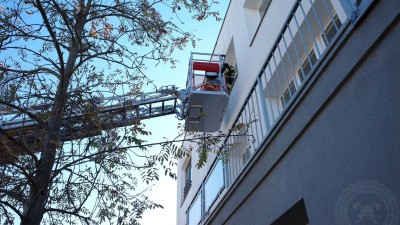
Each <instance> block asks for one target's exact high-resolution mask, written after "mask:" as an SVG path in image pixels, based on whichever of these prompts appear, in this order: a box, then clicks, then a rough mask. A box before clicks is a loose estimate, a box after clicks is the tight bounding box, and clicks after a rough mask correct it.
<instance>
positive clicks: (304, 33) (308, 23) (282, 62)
mask: <svg viewBox="0 0 400 225" xmlns="http://www.w3.org/2000/svg"><path fill="white" fill-rule="evenodd" d="M346 20H347V17H346V15H345V14H344V11H343V8H342V7H341V5H340V3H339V1H330V0H303V1H301V0H298V1H296V2H295V4H294V6H293V7H292V10H291V12H290V13H289V16H288V18H287V20H286V22H285V23H284V26H283V27H282V29H281V31H280V33H279V35H278V37H277V39H276V41H275V42H274V43H275V44H274V45H273V46H272V48H271V51H270V53H269V54H268V55H267V57H266V61H265V63H264V65H263V67H262V69H261V71H260V73H259V75H258V76H257V78H256V81H255V83H254V85H253V86H252V88H251V91H250V93H249V95H248V97H247V99H246V101H245V103H244V105H243V107H242V109H241V111H240V113H239V115H238V117H237V119H236V121H235V123H234V124H233V127H238V126H241V127H243V128H242V129H231V130H232V131H230V133H229V134H228V136H227V138H226V140H225V142H224V150H226V151H227V152H228V154H229V161H228V162H227V163H226V165H225V176H226V180H227V186H228V187H229V186H230V185H231V184H232V183H233V182H234V181H235V179H236V178H237V177H238V175H239V174H240V173H241V171H242V170H243V168H244V166H245V165H246V163H247V162H248V161H249V159H250V158H251V157H252V155H253V154H254V153H255V152H256V151H257V150H258V149H259V148H260V146H261V144H262V143H263V142H264V141H265V139H266V138H267V136H268V135H269V133H270V132H271V130H272V128H273V127H274V126H275V124H276V122H277V121H278V119H279V118H280V117H282V115H283V113H284V112H285V111H286V108H288V107H289V105H290V104H291V103H292V101H293V99H294V97H295V96H296V95H297V93H298V91H299V90H300V89H301V88H302V87H303V86H304V83H305V82H306V81H307V80H308V79H309V77H310V76H311V75H310V74H312V73H313V71H314V70H315V67H316V66H317V65H318V64H319V62H320V61H321V59H322V58H323V56H324V54H326V53H325V52H326V51H327V49H329V48H330V46H331V44H332V42H333V40H334V39H335V38H336V36H337V34H338V33H339V32H340V28H341V27H342V24H343V23H344V22H345V21H346Z"/></svg>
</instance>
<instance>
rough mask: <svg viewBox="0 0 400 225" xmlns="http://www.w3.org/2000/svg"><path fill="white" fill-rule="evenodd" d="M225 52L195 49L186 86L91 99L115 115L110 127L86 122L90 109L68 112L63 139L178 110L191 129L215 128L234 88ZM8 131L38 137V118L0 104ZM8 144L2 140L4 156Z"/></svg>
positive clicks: (39, 108)
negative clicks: (227, 76)
mask: <svg viewBox="0 0 400 225" xmlns="http://www.w3.org/2000/svg"><path fill="white" fill-rule="evenodd" d="M224 60H225V56H224V55H220V54H206V53H192V54H191V57H190V60H189V69H188V77H187V83H186V89H181V90H179V89H178V88H177V87H176V86H175V85H169V86H163V87H161V88H159V89H157V90H156V91H153V92H147V93H141V94H140V95H137V96H132V95H114V96H109V97H98V98H95V99H92V100H90V102H88V105H90V104H94V105H95V106H96V112H97V116H100V117H107V118H109V121H110V123H108V124H107V126H106V127H102V128H100V129H98V128H97V129H94V128H90V127H87V126H88V125H87V124H85V123H84V122H82V121H83V120H82V118H83V117H84V116H85V112H84V111H79V110H74V108H73V107H70V108H71V109H70V112H69V113H67V114H66V115H64V116H63V122H62V128H61V132H62V134H61V135H60V141H61V142H65V141H71V140H76V139H82V138H85V137H91V136H96V135H99V134H100V133H101V130H102V129H109V128H117V127H124V126H129V125H133V124H134V123H135V122H136V121H138V120H142V119H150V118H155V117H160V116H166V115H171V114H175V115H176V116H177V118H178V119H181V120H185V127H184V129H185V130H186V131H194V132H215V131H218V130H219V128H220V125H221V122H222V118H223V115H224V112H225V108H226V106H227V103H228V100H229V91H228V89H227V87H226V79H225V77H224V73H223V71H222V68H223V66H224V63H225V62H224ZM51 107H52V105H51V104H42V105H33V106H30V107H28V108H25V109H24V110H26V111H28V112H30V113H32V114H35V115H36V114H39V113H42V112H44V111H48V110H50V108H51ZM0 129H1V130H2V131H3V132H2V133H10V134H11V133H13V134H15V133H20V134H21V133H23V135H25V137H24V138H25V139H26V140H28V142H29V139H32V141H33V138H34V137H33V136H32V137H31V138H30V137H29V135H33V133H34V131H37V129H38V124H37V122H36V121H35V120H34V119H32V118H31V117H29V116H28V115H27V114H25V113H22V112H21V111H18V110H15V109H10V108H8V109H1V108H0ZM5 150H6V149H5V146H4V144H1V143H0V156H1V153H2V152H4V151H5Z"/></svg>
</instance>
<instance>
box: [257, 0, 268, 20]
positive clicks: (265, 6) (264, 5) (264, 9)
mask: <svg viewBox="0 0 400 225" xmlns="http://www.w3.org/2000/svg"><path fill="white" fill-rule="evenodd" d="M269 4H271V0H262V1H261V4H260V7H259V8H258V12H259V13H260V17H261V18H263V16H264V14H265V12H267V9H268V6H269Z"/></svg>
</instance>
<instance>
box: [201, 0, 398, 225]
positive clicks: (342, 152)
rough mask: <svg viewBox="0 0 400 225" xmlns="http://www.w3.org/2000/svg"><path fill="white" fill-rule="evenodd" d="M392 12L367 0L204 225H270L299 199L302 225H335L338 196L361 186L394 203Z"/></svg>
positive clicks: (394, 8) (390, 5)
mask: <svg viewBox="0 0 400 225" xmlns="http://www.w3.org/2000/svg"><path fill="white" fill-rule="evenodd" d="M399 12H400V4H399V2H398V1H375V3H374V4H373V5H372V7H371V10H370V11H369V12H367V13H366V14H365V15H364V17H363V18H362V19H361V20H360V21H358V22H357V23H353V24H350V25H349V27H348V28H347V30H346V33H345V34H344V35H343V38H342V40H339V42H340V44H339V46H336V48H334V49H333V51H332V52H331V53H330V56H328V57H327V59H326V60H325V61H324V62H323V63H322V66H321V67H320V68H319V70H318V71H317V73H316V74H315V75H314V77H313V78H312V79H311V80H310V82H309V83H308V84H307V87H306V88H305V89H304V90H305V91H303V92H302V93H301V94H300V95H299V96H298V98H297V99H296V103H294V104H293V107H291V108H290V109H289V110H288V111H287V113H286V115H285V116H284V118H283V119H282V120H281V121H280V124H278V126H277V127H278V129H277V130H275V133H274V135H273V137H271V138H270V139H269V140H267V141H266V144H265V145H264V146H263V148H262V149H261V150H259V152H258V153H256V155H255V157H254V159H253V160H252V161H251V163H250V165H249V166H248V167H247V168H246V169H245V170H246V172H245V173H244V175H243V176H242V177H240V178H239V179H238V180H237V181H236V183H235V184H233V187H232V188H231V190H230V191H228V193H227V194H226V195H225V196H224V198H223V200H222V202H221V204H220V205H219V207H218V208H217V209H216V210H215V211H214V213H213V215H212V216H211V217H210V218H209V220H208V221H207V223H206V224H216V225H217V224H218V225H220V224H271V223H272V222H273V221H275V220H276V219H277V218H279V217H280V216H281V215H282V214H284V213H285V212H286V211H287V210H288V209H289V208H290V207H291V206H292V205H294V204H295V203H296V202H298V201H299V200H300V199H304V203H305V206H306V210H307V215H308V217H309V221H310V224H335V219H337V217H335V210H336V208H335V207H337V204H338V202H339V203H340V199H339V197H340V195H341V194H342V192H343V191H344V190H346V188H348V187H349V185H351V184H357V182H364V181H371V182H372V183H373V182H376V183H378V184H382V185H384V186H385V187H386V189H384V190H390V191H391V193H392V194H393V195H394V196H397V199H398V198H399V196H400V177H399V176H398V174H399V173H400V167H399V166H398V162H399V160H400V149H399V148H400V138H399V137H400V117H399V115H400V101H398V97H399V96H400V88H399V84H400V76H399V68H400V66H399V59H400V49H399V43H400V24H399ZM358 184H360V183H358ZM390 200H392V201H395V199H394V198H391V199H390ZM349 207H351V206H349ZM387 209H388V208H386V210H387ZM393 209H395V210H394V213H395V212H396V210H397V212H398V210H399V209H398V205H397V207H394V208H393ZM382 210H383V209H382ZM376 213H379V211H378V210H377V211H376ZM388 213H389V212H388ZM397 216H398V214H397ZM397 218H398V217H397ZM390 224H398V220H397V223H395V222H392V223H390Z"/></svg>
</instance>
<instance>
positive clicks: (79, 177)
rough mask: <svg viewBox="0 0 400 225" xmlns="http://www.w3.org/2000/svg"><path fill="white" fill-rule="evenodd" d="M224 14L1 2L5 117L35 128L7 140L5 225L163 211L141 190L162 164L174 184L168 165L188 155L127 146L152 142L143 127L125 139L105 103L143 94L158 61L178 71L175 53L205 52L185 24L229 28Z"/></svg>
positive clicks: (114, 219) (2, 145)
mask: <svg viewBox="0 0 400 225" xmlns="http://www.w3.org/2000/svg"><path fill="white" fill-rule="evenodd" d="M213 3H215V2H214V1H213V2H211V3H209V2H207V1H206V0H204V1H198V0H154V1H148V0H132V1H127V0H114V1H111V0H110V1H106V0H71V1H61V0H19V1H8V0H4V1H0V30H1V31H2V32H1V33H0V94H1V97H0V110H1V112H2V113H3V114H6V115H7V114H8V115H18V116H19V117H20V118H24V117H25V118H30V119H31V120H33V121H34V123H35V125H34V126H31V125H29V124H27V125H26V127H23V128H21V129H13V130H3V129H0V161H1V165H0V169H1V172H0V223H2V224H14V223H16V222H17V221H21V224H32V225H35V224H40V223H41V222H43V223H44V224H61V223H69V224H82V223H83V224H92V223H96V224H97V223H110V224H137V223H138V222H137V218H139V217H140V216H141V215H142V213H143V211H144V210H147V209H151V208H156V207H161V206H160V205H158V204H156V203H154V202H152V201H150V200H149V199H148V198H147V197H146V196H145V193H144V192H143V190H137V184H138V183H139V182H142V181H144V182H146V183H150V182H152V181H154V180H157V179H158V176H159V175H158V171H157V170H156V169H155V167H154V166H155V164H156V163H162V164H163V165H166V167H165V170H166V173H167V174H169V175H170V176H172V177H173V176H174V174H173V173H170V171H168V165H172V164H169V163H170V162H171V157H175V156H179V155H181V154H183V153H182V151H180V150H177V148H175V147H171V146H172V145H165V146H164V148H163V150H162V153H160V154H153V153H151V152H148V151H147V149H146V148H145V147H142V148H125V147H123V146H126V145H132V144H135V145H141V144H142V143H143V141H142V140H141V139H140V138H139V136H140V135H150V133H149V132H147V131H145V127H144V126H143V125H142V124H141V123H140V121H132V122H131V123H130V124H125V125H131V126H129V127H123V128H119V129H118V128H116V127H115V126H114V125H113V124H115V123H113V122H115V119H117V118H113V117H110V116H109V115H104V114H102V113H100V112H99V110H98V106H97V105H96V99H97V98H99V97H103V96H110V95H117V94H131V95H133V96H134V95H137V94H138V93H139V91H140V89H141V87H142V86H143V84H144V83H146V82H150V80H149V79H148V78H147V77H146V76H144V74H143V73H142V71H141V69H142V68H143V67H145V65H146V63H147V62H149V60H155V61H163V62H169V63H171V64H172V65H173V64H174V63H175V62H176V61H175V59H173V58H171V54H172V53H173V52H174V50H176V49H182V48H184V47H185V46H186V45H187V44H192V45H194V44H195V41H196V39H195V37H194V36H193V35H192V34H191V33H188V32H186V31H184V30H181V29H180V27H179V24H178V25H177V24H176V22H175V21H177V20H178V21H179V13H180V12H187V11H188V12H190V13H191V15H192V16H193V18H194V19H197V20H203V19H205V18H207V17H208V16H210V15H211V16H214V17H216V18H217V17H218V14H217V13H216V12H211V11H210V6H211V5H212V4H213ZM166 13H169V14H168V15H166ZM168 16H172V17H173V18H175V19H170V18H169V17H168ZM32 106H35V107H32ZM78 112H79V113H78ZM67 118H69V119H67Z"/></svg>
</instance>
